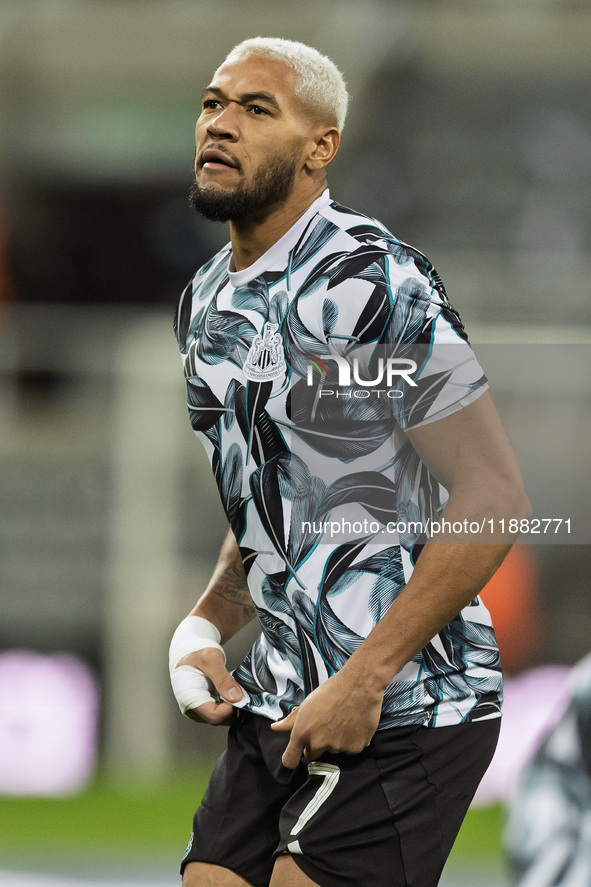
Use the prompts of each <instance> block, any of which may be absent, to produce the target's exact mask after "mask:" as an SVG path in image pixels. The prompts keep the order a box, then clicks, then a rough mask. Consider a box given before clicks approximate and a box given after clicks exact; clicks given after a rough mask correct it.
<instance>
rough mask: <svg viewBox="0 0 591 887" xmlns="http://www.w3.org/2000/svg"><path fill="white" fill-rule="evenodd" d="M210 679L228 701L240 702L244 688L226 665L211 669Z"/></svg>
mask: <svg viewBox="0 0 591 887" xmlns="http://www.w3.org/2000/svg"><path fill="white" fill-rule="evenodd" d="M209 679H210V681H211V682H212V683H213V685H214V687H215V688H216V690H217V691H218V693H219V694H220V696H221V697H222V699H225V700H226V702H240V700H241V699H242V697H243V695H244V694H243V693H242V688H241V687H240V685H239V684H238V682H237V681H236V680H234V678H233V677H232V675H231V674H230V672H229V671H227V670H226V668H225V666H224V665H220V666H219V668H216V669H213V670H212V671H210V673H209Z"/></svg>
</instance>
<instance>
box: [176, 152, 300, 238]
mask: <svg viewBox="0 0 591 887" xmlns="http://www.w3.org/2000/svg"><path fill="white" fill-rule="evenodd" d="M298 156H299V155H298ZM296 168H297V156H296V155H295V154H292V155H291V156H289V157H274V158H272V159H271V160H269V161H268V162H267V164H266V165H265V166H262V167H260V169H258V170H257V172H256V174H255V176H254V179H253V182H252V185H250V186H248V185H246V184H245V183H241V184H240V185H238V186H237V187H236V188H235V189H234V191H221V190H217V189H215V188H202V187H201V186H200V185H198V184H197V182H196V181H195V182H193V184H192V185H191V188H190V190H189V204H190V206H191V207H192V208H193V209H194V210H195V211H196V212H198V213H200V214H201V215H202V216H205V218H206V219H209V221H210V222H236V221H239V220H240V219H246V218H248V217H249V216H255V215H257V214H258V213H263V212H264V211H265V210H267V209H268V208H269V207H271V206H273V205H274V204H276V203H280V202H281V201H283V200H286V199H287V198H288V197H289V195H290V194H291V192H292V190H293V183H294V180H295V175H296Z"/></svg>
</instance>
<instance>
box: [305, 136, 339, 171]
mask: <svg viewBox="0 0 591 887" xmlns="http://www.w3.org/2000/svg"><path fill="white" fill-rule="evenodd" d="M340 143H341V134H340V132H339V131H338V129H335V128H334V127H331V128H330V129H323V130H320V132H318V133H317V134H316V135H315V136H314V144H313V146H312V148H311V150H310V153H309V154H308V157H307V159H306V167H307V168H308V169H309V170H316V169H322V168H323V167H325V166H328V164H329V163H330V161H331V160H332V159H333V157H334V156H335V154H336V153H337V151H338V150H339V145H340Z"/></svg>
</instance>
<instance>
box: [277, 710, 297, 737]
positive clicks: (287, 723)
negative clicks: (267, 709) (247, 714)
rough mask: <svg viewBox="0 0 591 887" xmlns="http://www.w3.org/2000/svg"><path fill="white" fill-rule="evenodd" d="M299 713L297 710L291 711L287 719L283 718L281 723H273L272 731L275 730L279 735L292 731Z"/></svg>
mask: <svg viewBox="0 0 591 887" xmlns="http://www.w3.org/2000/svg"><path fill="white" fill-rule="evenodd" d="M297 713H298V710H297V708H294V710H293V711H290V713H289V714H288V715H287V716H286V717H285V718H282V719H281V720H280V721H273V723H272V724H271V729H272V730H275V731H276V732H277V733H283V732H285V733H287V732H289V731H290V730H293V725H294V724H295V719H296V715H297Z"/></svg>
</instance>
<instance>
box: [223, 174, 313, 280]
mask: <svg viewBox="0 0 591 887" xmlns="http://www.w3.org/2000/svg"><path fill="white" fill-rule="evenodd" d="M325 188H326V181H322V182H320V183H319V184H317V185H316V187H315V188H314V189H311V190H310V191H307V192H306V193H301V194H293V193H292V194H290V196H289V197H288V198H287V200H285V201H283V202H282V203H279V204H276V205H275V206H271V207H269V209H268V210H265V213H264V214H261V215H257V216H251V217H249V218H246V219H241V220H240V221H236V222H230V238H231V241H232V260H233V265H234V269H235V270H236V271H243V270H244V269H245V268H248V267H249V266H250V265H252V264H253V263H254V262H256V261H257V259H260V257H261V256H262V255H264V253H266V252H267V250H268V249H270V248H271V247H272V246H273V244H274V243H277V241H278V240H280V239H281V238H282V237H283V235H284V234H285V233H286V232H287V231H289V229H290V228H291V227H292V225H295V223H296V222H297V220H298V219H299V218H300V217H301V216H303V214H304V213H305V212H306V210H307V209H308V208H309V207H310V206H311V205H312V204H313V203H314V201H315V200H316V199H317V198H318V197H320V195H321V194H322V192H323V191H324V190H325Z"/></svg>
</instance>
